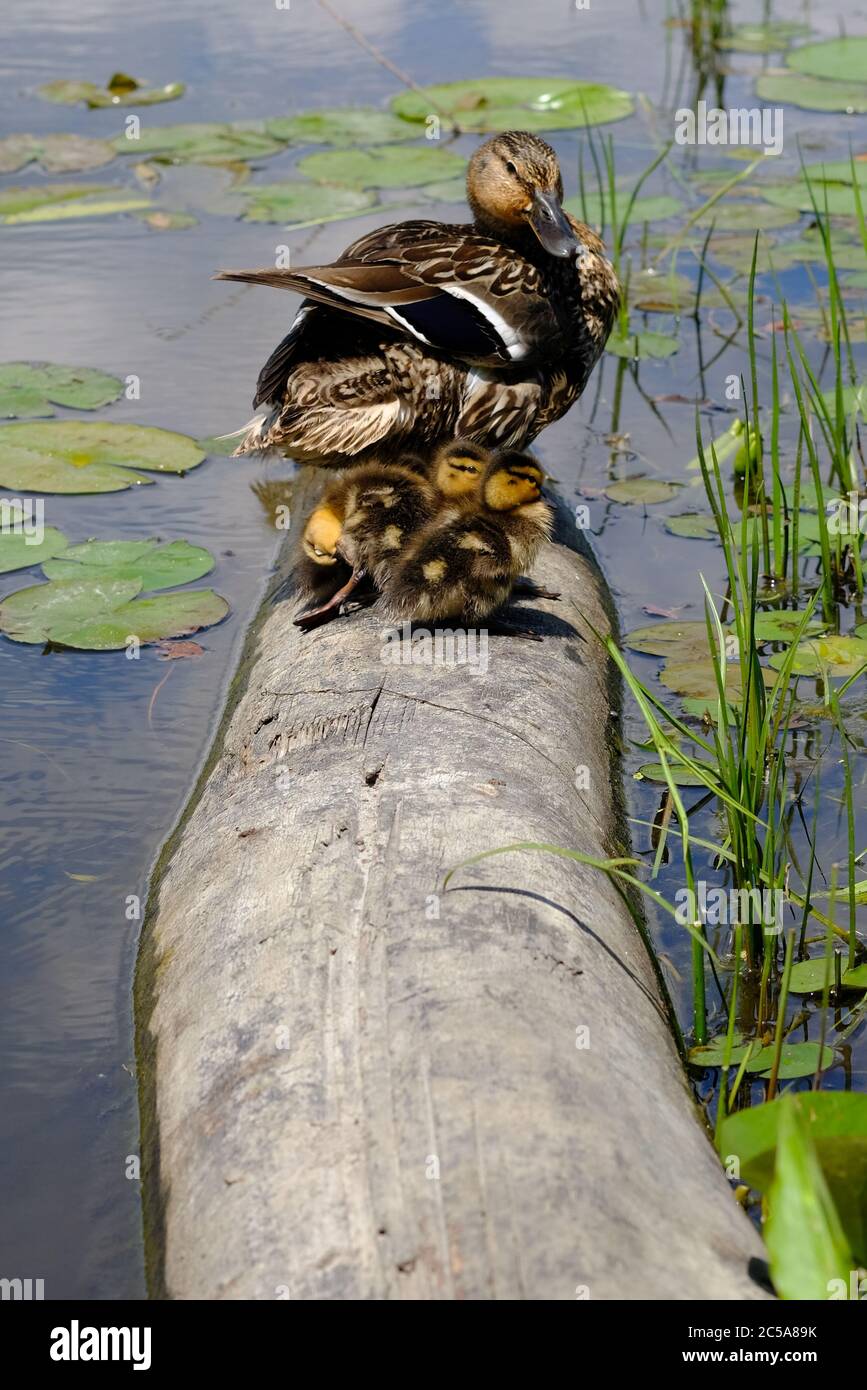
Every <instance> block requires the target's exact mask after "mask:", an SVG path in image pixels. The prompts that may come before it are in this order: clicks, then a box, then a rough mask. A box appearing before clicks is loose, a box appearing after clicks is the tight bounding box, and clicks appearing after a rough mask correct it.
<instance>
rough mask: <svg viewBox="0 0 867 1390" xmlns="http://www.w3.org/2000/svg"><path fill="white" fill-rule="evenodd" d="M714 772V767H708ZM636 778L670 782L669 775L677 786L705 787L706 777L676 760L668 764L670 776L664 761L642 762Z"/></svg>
mask: <svg viewBox="0 0 867 1390" xmlns="http://www.w3.org/2000/svg"><path fill="white" fill-rule="evenodd" d="M708 771H709V772H711V773H712V772H713V769H712V768H709V769H708ZM635 776H636V778H638V779H641V778H643V779H644V780H645V781H647V782H665V783H666V784H667V783H668V780H669V777H670V778H671V781H672V782H673V783H674V785H675V786H676V787H703V786H704V785H705V778H704V777H701V776H699V774H698V773H697V772H692V771H691V769H690V768H688V767H680V766H678V764H677V763H676V762H673V761H670V762H669V766H668V776H666V773H665V769H664V767H663V766H662V763H642V765H641V767H640V768H639V769H638V771H637V772H636V774H635Z"/></svg>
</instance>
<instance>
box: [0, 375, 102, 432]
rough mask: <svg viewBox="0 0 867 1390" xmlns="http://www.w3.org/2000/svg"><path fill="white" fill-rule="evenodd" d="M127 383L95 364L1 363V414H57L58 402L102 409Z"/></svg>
mask: <svg viewBox="0 0 867 1390" xmlns="http://www.w3.org/2000/svg"><path fill="white" fill-rule="evenodd" d="M122 391H123V382H122V381H119V380H118V378H117V377H116V376H109V375H108V374H107V373H106V372H98V371H96V370H95V368H93V367H60V366H57V365H56V364H55V363H53V362H3V363H0V416H2V417H3V418H5V419H8V420H11V419H14V418H15V417H16V416H25V415H53V414H54V409H53V406H55V405H65V406H72V407H73V408H74V409H75V410H99V409H100V408H101V407H102V406H104V405H110V404H111V402H112V401H116V400H117V398H118V396H120V394H121V392H122Z"/></svg>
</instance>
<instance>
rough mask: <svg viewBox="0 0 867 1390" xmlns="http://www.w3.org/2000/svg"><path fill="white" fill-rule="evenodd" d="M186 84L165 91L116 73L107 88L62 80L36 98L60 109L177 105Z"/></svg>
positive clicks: (170, 84)
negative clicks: (51, 102) (176, 102)
mask: <svg viewBox="0 0 867 1390" xmlns="http://www.w3.org/2000/svg"><path fill="white" fill-rule="evenodd" d="M185 91H186V87H185V86H184V84H183V82H167V83H166V84H165V86H163V87H146V86H142V84H141V83H140V82H138V81H137V80H136V78H134V77H128V76H127V75H126V73H122V72H116V73H115V74H114V76H113V77H111V78H110V79H109V81H108V82H107V83H106V85H105V86H104V87H100V86H98V85H97V83H96V82H85V81H76V80H75V79H74V78H59V79H58V80H57V81H56V82H45V83H43V85H42V86H41V87H37V88H36V95H37V96H39V97H42V98H43V100H45V101H54V102H57V103H58V104H59V105H61V106H78V105H79V104H80V103H82V102H83V103H84V105H85V106H91V107H103V106H156V105H158V104H159V103H160V102H163V101H176V100H177V98H178V97H181V96H183V94H184V92H185Z"/></svg>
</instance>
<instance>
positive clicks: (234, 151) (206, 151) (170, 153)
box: [113, 121, 285, 164]
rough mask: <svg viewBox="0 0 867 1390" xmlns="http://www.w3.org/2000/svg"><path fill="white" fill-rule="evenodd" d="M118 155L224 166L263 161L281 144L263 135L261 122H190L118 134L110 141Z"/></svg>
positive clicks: (282, 146) (280, 146)
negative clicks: (252, 160) (236, 162)
mask: <svg viewBox="0 0 867 1390" xmlns="http://www.w3.org/2000/svg"><path fill="white" fill-rule="evenodd" d="M113 148H114V150H115V151H116V152H117V153H118V154H132V155H135V156H136V158H138V159H141V158H143V157H147V158H148V159H154V160H162V161H163V162H166V163H174V164H224V163H226V162H231V161H237V160H242V161H243V160H246V159H265V158H267V157H268V156H269V155H272V154H278V153H279V151H280V150H282V149H284V148H285V142H284V141H282V140H275V139H274V137H273V136H271V135H268V134H266V132H265V125H264V122H262V121H236V122H234V123H231V124H223V125H221V124H219V123H217V122H195V121H194V122H190V123H189V124H185V125H164V126H147V127H145V126H142V128H141V129H140V131H139V133H138V138H137V139H130V138H129V136H127V135H125V134H124V135H119V136H118V137H117V139H116V140H114V141H113Z"/></svg>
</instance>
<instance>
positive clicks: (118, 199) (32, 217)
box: [0, 190, 150, 227]
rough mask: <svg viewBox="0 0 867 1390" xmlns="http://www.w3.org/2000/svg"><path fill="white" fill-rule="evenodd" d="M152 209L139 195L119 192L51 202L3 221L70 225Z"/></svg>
mask: <svg viewBox="0 0 867 1390" xmlns="http://www.w3.org/2000/svg"><path fill="white" fill-rule="evenodd" d="M148 207H150V200H149V199H148V198H143V197H141V195H139V194H136V193H124V192H122V191H121V190H118V193H117V195H116V196H115V197H111V198H73V199H71V200H70V201H69V202H60V201H58V200H57V199H54V198H52V199H50V200H49V201H48V202H45V203H42V204H40V205H39V206H36V207H32V208H30V209H29V210H28V211H26V212H13V213H8V214H7V215H6V216H5V217H0V222H2V223H3V225H4V226H7V227H12V226H19V225H21V224H22V223H29V222H66V221H70V220H71V219H73V218H79V217H113V216H115V215H116V214H117V213H122V212H134V211H136V209H138V208H148Z"/></svg>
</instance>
